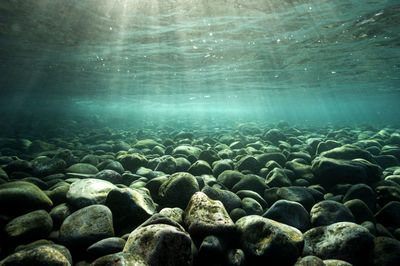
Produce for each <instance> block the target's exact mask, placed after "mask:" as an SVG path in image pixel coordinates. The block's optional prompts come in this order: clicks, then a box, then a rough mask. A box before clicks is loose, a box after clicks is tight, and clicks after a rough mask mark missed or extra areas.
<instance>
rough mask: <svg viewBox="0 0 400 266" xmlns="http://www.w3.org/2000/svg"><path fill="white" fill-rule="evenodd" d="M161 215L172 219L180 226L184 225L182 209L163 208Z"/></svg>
mask: <svg viewBox="0 0 400 266" xmlns="http://www.w3.org/2000/svg"><path fill="white" fill-rule="evenodd" d="M160 214H161V215H164V216H165V217H168V218H170V219H171V220H173V221H175V222H177V223H178V224H183V210H182V209H180V208H163V209H162V210H161V211H160Z"/></svg>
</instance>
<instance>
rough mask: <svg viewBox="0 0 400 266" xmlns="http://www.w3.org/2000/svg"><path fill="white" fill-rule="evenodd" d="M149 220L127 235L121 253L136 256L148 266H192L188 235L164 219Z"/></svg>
mask: <svg viewBox="0 0 400 266" xmlns="http://www.w3.org/2000/svg"><path fill="white" fill-rule="evenodd" d="M149 220H150V221H147V222H145V223H143V224H142V225H141V226H139V227H138V228H136V229H135V230H134V231H133V232H132V233H131V234H130V235H129V238H128V240H127V242H126V244H125V247H124V250H123V252H126V253H130V254H132V255H137V256H138V257H140V258H142V260H143V261H144V262H145V263H147V264H148V265H150V266H153V265H154V266H158V265H171V266H172V265H182V266H183V265H188V266H189V265H192V262H193V257H192V250H191V242H192V240H191V238H190V235H189V234H188V233H187V232H186V231H185V230H184V229H183V228H182V227H181V226H179V225H178V224H176V223H175V222H173V221H172V220H170V219H168V218H166V217H165V219H164V220H162V218H161V217H160V218H150V219H149ZM174 225H177V226H174Z"/></svg>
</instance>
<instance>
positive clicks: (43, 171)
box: [32, 156, 67, 177]
mask: <svg viewBox="0 0 400 266" xmlns="http://www.w3.org/2000/svg"><path fill="white" fill-rule="evenodd" d="M66 165H67V164H66V162H65V161H64V160H62V159H58V158H53V159H50V158H48V157H46V156H40V157H37V158H35V159H34V160H33V161H32V172H33V174H34V175H35V176H38V177H42V176H48V175H51V174H56V173H63V172H64V170H65V167H66Z"/></svg>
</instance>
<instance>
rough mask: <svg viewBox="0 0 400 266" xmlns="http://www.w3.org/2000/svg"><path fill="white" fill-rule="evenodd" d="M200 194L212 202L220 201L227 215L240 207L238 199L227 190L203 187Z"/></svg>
mask: <svg viewBox="0 0 400 266" xmlns="http://www.w3.org/2000/svg"><path fill="white" fill-rule="evenodd" d="M201 192H203V193H204V194H206V195H207V196H208V197H209V198H210V199H212V200H219V201H221V202H222V204H223V205H224V207H225V209H226V211H227V212H228V213H229V212H231V211H232V210H233V209H235V208H239V207H241V205H242V202H241V200H240V198H239V197H238V196H237V195H236V194H235V193H233V192H231V191H229V190H223V189H219V188H214V187H210V186H204V188H203V189H202V190H201Z"/></svg>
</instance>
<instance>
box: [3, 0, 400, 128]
mask: <svg viewBox="0 0 400 266" xmlns="http://www.w3.org/2000/svg"><path fill="white" fill-rule="evenodd" d="M399 24H400V3H399V1H395V0H393V1H390V0H388V1H380V0H377V1H354V0H353V1H349V0H345V1H343V0H332V1H325V0H324V1H320V0H318V1H316V0H315V1H289V0H287V1H278V0H251V1H242V0H224V1H223V0H213V1H211V0H210V1H209V0H202V1H200V0H198V1H195V0H174V1H173V0H169V1H156V0H150V1H139V0H85V1H82V0H39V1H38V0H35V1H34V0H3V1H1V2H0V73H1V74H0V93H1V108H0V111H1V114H2V118H3V119H6V120H7V121H16V122H17V123H23V122H24V123H26V122H27V117H28V118H29V119H28V121H31V120H35V119H38V117H39V118H40V119H44V120H46V119H52V118H54V119H55V120H58V121H59V120H60V119H61V120H62V119H64V118H66V119H68V118H70V117H74V116H75V117H76V116H88V117H97V118H99V119H109V120H108V121H114V122H115V121H117V120H125V121H136V120H138V121H139V120H148V119H152V120H160V121H163V119H164V118H168V119H182V120H185V119H189V120H190V119H191V120H198V121H200V120H207V119H216V120H218V119H220V120H223V119H230V120H238V121H239V120H240V121H243V120H244V121H254V120H261V121H266V122H274V121H279V120H282V119H283V120H287V121H289V122H293V123H300V124H301V123H315V124H325V123H335V122H338V123H372V124H397V123H399V117H400V108H398V102H399V99H400V71H399V68H400V48H399V46H400V27H398V25H399Z"/></svg>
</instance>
